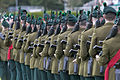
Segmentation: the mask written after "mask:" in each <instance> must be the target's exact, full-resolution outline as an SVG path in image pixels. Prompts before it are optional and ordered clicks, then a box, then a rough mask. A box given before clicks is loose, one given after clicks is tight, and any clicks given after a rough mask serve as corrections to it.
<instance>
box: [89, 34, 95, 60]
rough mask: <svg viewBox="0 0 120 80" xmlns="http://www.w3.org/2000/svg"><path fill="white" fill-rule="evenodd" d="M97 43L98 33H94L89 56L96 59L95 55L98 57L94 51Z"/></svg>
mask: <svg viewBox="0 0 120 80" xmlns="http://www.w3.org/2000/svg"><path fill="white" fill-rule="evenodd" d="M96 43H97V36H96V33H93V35H92V39H91V44H90V49H89V54H90V56H91V57H93V58H95V55H96V50H95V49H93V47H94V46H95V45H96Z"/></svg>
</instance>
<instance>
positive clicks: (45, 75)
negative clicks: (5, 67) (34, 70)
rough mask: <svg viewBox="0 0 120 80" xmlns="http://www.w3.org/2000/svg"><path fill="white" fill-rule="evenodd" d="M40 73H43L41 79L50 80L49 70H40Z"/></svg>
mask: <svg viewBox="0 0 120 80" xmlns="http://www.w3.org/2000/svg"><path fill="white" fill-rule="evenodd" d="M39 73H40V75H41V80H48V77H47V72H45V71H43V70H39Z"/></svg>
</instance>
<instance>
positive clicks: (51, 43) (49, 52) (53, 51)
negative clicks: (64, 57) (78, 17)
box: [48, 36, 57, 56]
mask: <svg viewBox="0 0 120 80" xmlns="http://www.w3.org/2000/svg"><path fill="white" fill-rule="evenodd" d="M56 38H57V36H52V38H51V42H50V45H55V46H56V42H55V40H56ZM55 50H56V48H55V47H49V51H48V54H49V56H54V53H55Z"/></svg>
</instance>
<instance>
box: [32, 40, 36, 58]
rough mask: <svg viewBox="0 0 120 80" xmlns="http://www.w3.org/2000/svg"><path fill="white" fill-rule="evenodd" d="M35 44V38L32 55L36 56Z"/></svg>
mask: <svg viewBox="0 0 120 80" xmlns="http://www.w3.org/2000/svg"><path fill="white" fill-rule="evenodd" d="M35 45H37V39H36V40H35V41H34V48H33V57H37V55H36V48H37V47H36V46H35Z"/></svg>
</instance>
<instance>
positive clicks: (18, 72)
mask: <svg viewBox="0 0 120 80" xmlns="http://www.w3.org/2000/svg"><path fill="white" fill-rule="evenodd" d="M15 65H16V72H17V75H16V80H23V79H22V69H21V65H20V63H19V62H15Z"/></svg>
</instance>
